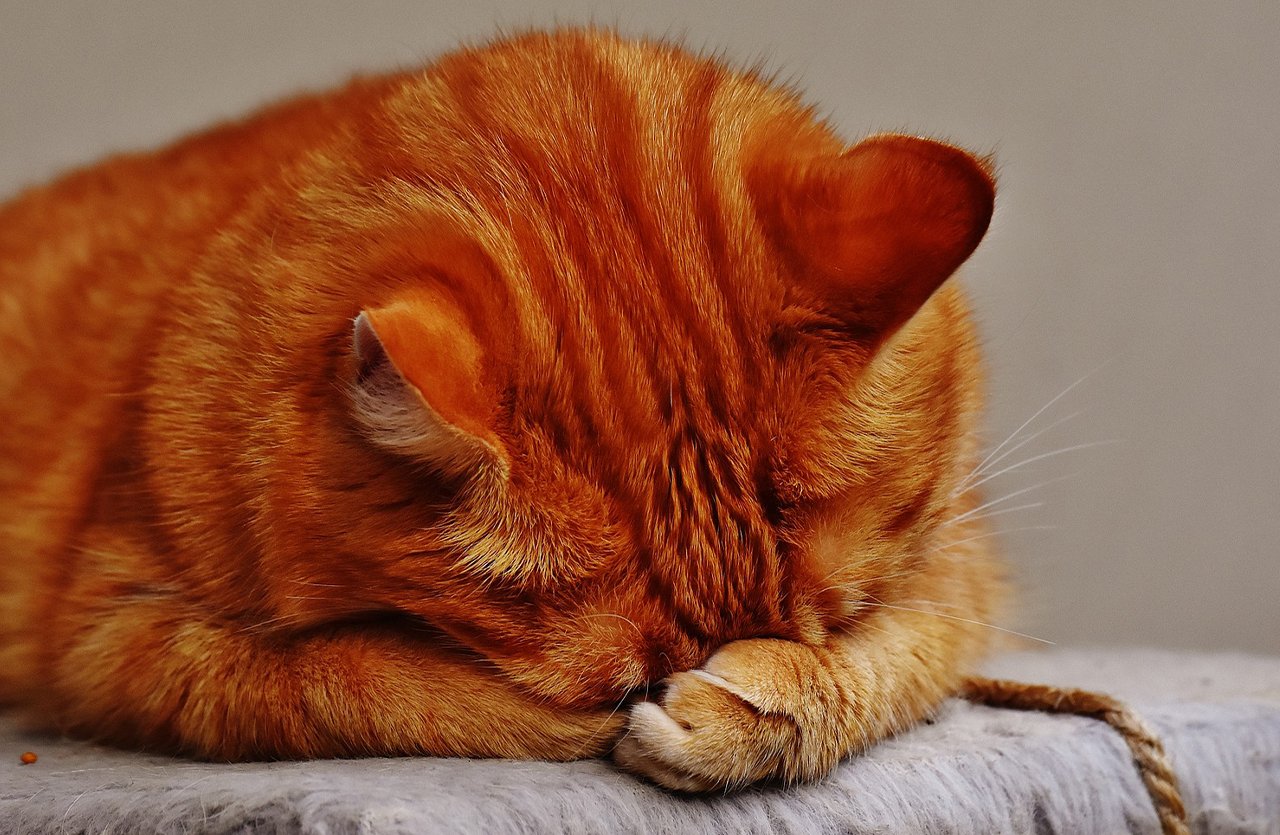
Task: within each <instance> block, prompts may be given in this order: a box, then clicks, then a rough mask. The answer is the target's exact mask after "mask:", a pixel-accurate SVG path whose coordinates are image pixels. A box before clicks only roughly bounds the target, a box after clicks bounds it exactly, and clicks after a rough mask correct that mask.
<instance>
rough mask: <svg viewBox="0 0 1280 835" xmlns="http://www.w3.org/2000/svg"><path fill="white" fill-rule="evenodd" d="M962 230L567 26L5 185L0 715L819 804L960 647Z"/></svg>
mask: <svg viewBox="0 0 1280 835" xmlns="http://www.w3.org/2000/svg"><path fill="white" fill-rule="evenodd" d="M991 195H992V191H991V183H990V179H989V176H988V174H987V172H986V170H985V168H984V167H983V166H982V165H981V164H979V163H977V162H976V161H974V160H972V159H971V158H969V157H968V156H967V155H965V154H963V153H962V152H959V151H956V150H954V149H951V148H948V147H945V146H941V145H937V144H936V143H928V142H925V141H923V140H912V139H905V138H894V137H885V138H879V139H875V140H870V141H868V142H866V143H863V144H862V145H859V146H857V147H855V148H853V149H852V150H850V149H846V148H844V147H843V146H842V145H841V143H839V142H838V141H837V140H836V139H835V138H834V137H833V136H832V135H831V134H830V133H829V131H828V130H827V129H826V128H824V127H822V126H820V125H817V124H815V123H813V122H812V121H811V119H810V116H809V114H808V113H807V112H806V111H805V110H804V109H803V108H802V107H801V106H799V105H798V104H796V103H795V101H794V99H793V98H792V96H791V95H790V94H788V93H785V92H780V91H777V90H774V89H771V88H770V87H768V86H767V85H766V84H764V83H763V82H761V81H759V80H758V79H756V78H753V77H750V76H743V75H739V74H736V73H733V72H730V71H729V70H726V69H724V68H723V67H722V66H720V65H718V64H716V63H714V62H711V61H707V60H703V59H697V58H693V57H691V56H689V55H687V54H685V53H682V52H680V51H678V50H675V49H673V48H670V47H665V46H658V45H652V44H639V43H632V42H627V41H622V40H618V39H616V38H614V37H613V36H610V35H607V34H601V33H594V32H563V33H558V34H554V35H531V36H527V37H524V38H518V39H515V40H512V41H507V42H503V43H500V44H497V45H495V46H493V47H490V48H487V49H485V50H478V51H472V52H464V53H459V54H457V55H454V56H451V57H449V58H446V59H444V60H443V61H441V62H440V63H438V64H436V65H435V66H433V67H432V68H430V69H429V70H428V71H427V72H425V73H412V74H404V75H398V76H392V77H386V78H381V79H374V80H368V81H360V82H356V83H355V84H353V85H350V86H349V87H347V88H345V89H344V90H342V91H339V92H337V93H332V94H329V95H325V96H319V97H312V98H305V99H300V100H297V101H295V102H291V103H287V104H285V105H283V106H280V107H277V108H275V109H272V110H269V111H265V112H263V113H261V114H258V115H257V116H255V117H253V118H252V119H250V120H248V121H246V122H243V123H240V124H236V125H231V126H227V127H223V128H220V129H218V130H215V131H213V132H210V133H207V134H204V135H201V136H198V137H195V138H193V139H190V140H187V141H185V142H183V143H180V144H179V145H176V146H174V147H173V148H170V149H168V150H165V151H161V152H158V153H156V154H150V155H138V156H130V157H122V158H117V159H114V160H109V161H107V162H105V163H103V164H101V165H99V166H97V167H95V168H90V169H87V170H85V171H82V172H79V173H75V174H72V175H70V176H69V177H67V178H65V179H63V180H61V181H59V182H57V183H54V184H53V185H51V186H48V187H45V188H41V189H35V190H32V191H29V192H27V193H26V194H24V195H21V196H20V197H19V198H17V199H16V200H15V201H13V202H11V203H10V204H8V205H7V206H4V207H3V208H0V355H3V357H4V360H3V363H0V421H2V422H3V426H4V432H3V435H0V699H3V700H4V701H8V702H14V703H18V704H20V705H24V706H26V707H27V708H29V709H34V712H35V713H36V714H38V715H39V716H40V717H41V718H42V719H43V720H45V721H46V722H49V723H51V724H55V725H57V726H59V727H62V728H65V729H67V730H69V731H71V732H74V733H77V734H81V735H87V736H93V737H97V738H100V739H105V740H109V741H114V742H117V743H122V744H125V745H132V746H145V747H149V748H160V749H165V750H175V751H182V752H188V753H193V754H196V755H201V756H209V757H217V758H224V757H226V758H245V757H277V756H282V757H300V756H302V757H305V756H333V755H346V754H373V753H392V754H395V753H417V752H428V753H439V754H461V755H472V756H482V755H505V756H537V757H549V758H572V757H576V756H588V755H592V754H596V753H600V752H602V751H606V750H609V749H610V747H612V746H613V745H614V743H615V741H616V740H617V738H618V736H619V733H620V732H621V731H622V729H623V728H624V727H625V728H628V733H627V734H626V736H625V738H624V739H623V741H622V742H621V743H620V744H619V745H618V747H617V751H616V756H617V758H618V759H619V761H620V762H622V763H624V764H625V765H628V766H630V767H632V768H635V769H636V770H639V771H641V772H643V773H646V774H648V775H650V776H652V777H654V778H655V779H657V780H659V781H660V782H663V783H664V784H666V785H670V786H673V787H677V788H691V789H699V788H710V787H714V786H718V785H724V784H735V783H741V782H746V781H749V780H754V779H759V778H764V777H769V776H778V777H784V778H797V777H815V776H818V775H820V774H822V773H824V772H825V770H827V769H829V768H830V767H831V766H832V765H833V764H834V763H835V762H836V761H837V760H838V759H839V758H840V757H842V756H844V755H846V754H847V753H849V752H851V751H854V750H857V749H859V748H861V747H864V746H865V745H867V744H870V743H872V742H874V741H875V740H876V739H878V738H880V737H882V736H883V735H885V734H886V733H889V732H891V731H892V730H893V729H895V728H898V727H902V726H904V725H907V724H910V723H911V722H914V721H916V720H918V719H919V718H920V717H921V716H922V715H924V714H926V713H927V712H928V711H930V710H932V709H933V708H934V707H935V706H936V705H937V704H938V702H939V701H940V700H941V699H942V698H943V697H944V696H946V695H947V694H948V693H950V692H952V691H954V689H955V687H956V686H957V684H958V682H959V681H960V680H961V678H962V676H963V675H964V674H965V673H966V672H967V671H969V669H970V668H971V666H972V664H973V663H974V662H975V661H976V660H977V659H978V658H980V656H981V654H982V653H983V651H984V649H985V646H986V643H987V636H986V634H985V630H984V629H983V628H982V627H981V626H980V625H978V623H979V622H984V621H987V620H989V619H990V617H991V610H992V607H993V606H994V605H995V602H996V599H997V597H998V596H999V592H1000V587H1001V584H1000V581H999V576H998V568H997V566H996V562H995V561H994V559H993V558H992V556H991V555H990V553H989V551H988V548H987V542H988V541H989V540H987V539H985V538H984V537H983V531H982V529H981V522H980V519H979V518H978V516H977V515H970V516H967V517H966V516H964V514H965V513H966V512H967V511H969V510H971V509H972V508H974V507H976V506H977V504H978V500H977V498H976V496H975V495H974V494H973V492H972V491H968V490H965V489H963V487H964V484H963V482H964V479H965V477H966V476H967V475H968V473H969V472H970V471H971V470H972V468H973V466H974V464H976V460H975V454H976V450H977V443H976V440H975V432H976V423H977V420H978V412H979V406H980V403H979V400H980V398H979V391H978V389H979V376H980V375H979V370H978V358H977V356H976V349H975V347H974V342H973V335H972V332H971V325H970V321H969V316H968V313H967V310H966V308H965V305H964V302H963V300H962V298H961V296H960V293H959V291H958V290H957V289H956V288H955V287H954V286H953V285H952V284H948V285H944V286H942V288H941V289H937V291H936V292H934V291H935V289H936V288H938V286H939V285H940V284H941V283H942V281H943V280H944V279H945V278H946V277H947V276H948V275H949V274H950V273H951V272H952V271H953V270H954V269H955V267H956V266H957V265H958V264H959V263H960V262H961V261H962V260H963V259H964V258H965V257H966V256H967V255H968V253H969V252H970V251H971V250H972V248H973V247H974V246H976V244H977V241H978V239H979V238H980V237H981V235H982V232H983V231H984V230H985V228H986V224H987V220H988V218H989V216H990V211H991ZM815 207H816V208H815ZM917 309H918V311H917ZM908 320H909V321H908ZM353 321H354V322H355V327H354V336H353V334H352V330H353V328H352V323H353ZM904 322H905V324H904ZM690 670H693V671H695V672H684V671H690ZM664 680H665V690H664V691H663V692H662V693H661V694H659V692H658V691H657V690H656V689H655V691H654V692H652V693H651V694H650V695H651V696H652V697H653V698H654V699H659V696H660V695H661V699H660V700H659V701H655V702H642V703H640V704H638V705H636V706H634V707H632V708H629V709H628V710H615V708H616V707H617V706H618V704H619V702H620V700H621V699H623V697H625V696H626V695H627V694H628V693H629V692H630V693H634V694H643V693H644V692H645V690H646V689H647V687H648V686H649V685H650V684H655V685H656V684H657V683H658V682H661V681H664Z"/></svg>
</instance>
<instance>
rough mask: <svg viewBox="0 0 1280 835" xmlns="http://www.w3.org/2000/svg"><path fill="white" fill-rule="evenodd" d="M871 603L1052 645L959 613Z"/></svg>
mask: <svg viewBox="0 0 1280 835" xmlns="http://www.w3.org/2000/svg"><path fill="white" fill-rule="evenodd" d="M873 605H875V606H882V607H884V608H886V609H896V610H898V611H900V612H915V613H916V614H920V615H933V616H934V617H939V618H947V619H948V620H955V621H960V622H961V623H968V624H972V625H974V626H982V627H986V628H987V629H994V630H996V631H997V632H1004V633H1007V634H1009V635H1016V636H1018V637H1019V638H1026V639H1027V640H1028V641H1039V642H1040V643H1042V644H1047V645H1049V646H1053V641H1049V640H1046V639H1044V638H1037V637H1036V636H1035V635H1028V634H1027V633H1025V632H1018V631H1016V630H1013V629H1006V628H1004V627H1003V626H996V625H995V624H994V623H984V622H983V621H980V620H974V619H973V618H962V617H960V616H959V615H948V614H947V613H945V612H934V611H931V610H929V609H913V608H911V607H910V606H894V605H893V604H891V603H880V602H878V601H873Z"/></svg>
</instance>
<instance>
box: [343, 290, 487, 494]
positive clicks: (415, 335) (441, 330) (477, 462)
mask: <svg viewBox="0 0 1280 835" xmlns="http://www.w3.org/2000/svg"><path fill="white" fill-rule="evenodd" d="M352 348H353V352H354V355H355V360H356V380H355V386H354V392H353V394H354V401H355V410H356V417H357V419H358V420H359V421H360V423H361V424H362V426H363V428H364V430H365V432H366V434H367V435H368V436H369V438H370V439H371V440H373V441H374V442H375V443H377V444H378V445H379V446H382V447H384V448H386V449H389V450H391V451H393V452H396V453H399V454H402V455H406V456H410V457H413V458H417V459H419V460H421V461H423V462H424V463H427V464H429V465H431V466H433V467H435V468H436V469H438V470H440V471H442V472H445V473H447V474H450V475H453V476H460V477H462V476H467V475H468V474H471V473H474V472H477V471H480V470H484V471H488V472H499V473H505V472H506V455H505V451H504V446H503V444H502V442H501V441H500V439H499V438H498V435H497V433H496V432H495V431H494V418H495V415H496V413H497V411H498V396H497V393H496V391H495V388H494V386H493V385H492V382H491V380H490V378H489V375H488V374H487V371H488V369H487V368H486V356H485V352H484V350H483V349H482V347H481V345H480V343H479V341H478V340H477V338H476V336H475V334H474V333H473V332H472V329H471V327H470V325H469V323H468V320H467V317H466V315H465V314H464V313H463V311H462V310H461V309H460V308H459V307H458V306H457V305H456V304H454V303H453V302H452V301H450V300H449V299H448V298H447V297H446V296H445V295H443V294H439V293H435V292H430V291H427V290H422V291H419V292H415V293H410V294H404V295H402V296H401V297H399V298H396V299H395V300H393V301H391V302H389V303H387V304H384V305H382V306H380V307H376V308H368V309H365V310H363V311H361V312H360V315H359V316H357V317H356V319H355V322H354V325H353V330H352Z"/></svg>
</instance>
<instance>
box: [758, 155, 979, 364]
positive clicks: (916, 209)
mask: <svg viewBox="0 0 1280 835" xmlns="http://www.w3.org/2000/svg"><path fill="white" fill-rule="evenodd" d="M756 174H757V176H756V179H755V182H754V183H753V187H754V190H755V193H756V196H757V205H758V206H759V207H760V211H761V217H762V221H763V222H764V223H765V225H766V227H767V228H768V229H769V230H770V232H771V233H772V234H773V236H774V239H775V241H776V243H777V244H778V246H779V248H780V249H781V250H782V251H783V252H784V253H785V254H786V255H787V256H788V257H789V259H790V261H791V263H792V264H793V265H794V266H795V267H796V280H797V282H799V283H800V284H801V285H803V286H804V288H805V289H807V290H808V291H810V292H811V293H813V294H815V295H817V297H818V298H819V300H820V303H821V304H822V306H823V307H824V308H825V309H826V310H827V311H828V312H830V313H831V314H833V315H835V316H836V317H837V318H838V319H840V320H842V321H844V322H845V323H846V324H847V326H848V327H849V329H850V332H851V333H853V334H855V335H857V336H859V337H861V338H864V339H868V340H871V341H878V340H880V339H883V338H884V337H886V336H887V335H888V334H890V333H892V332H893V331H894V330H895V329H897V328H898V327H900V326H901V325H902V324H903V323H904V322H906V321H907V320H908V319H909V318H911V316H912V315H914V314H915V312H916V311H917V310H918V309H919V308H920V306H921V305H923V304H924V303H925V301H927V300H928V298H929V296H930V295H932V294H933V292H934V291H935V290H936V289H937V288H938V287H939V286H940V285H941V284H942V282H943V281H945V280H946V279H947V278H948V277H949V276H950V275H951V274H952V273H953V272H954V271H955V270H956V268H957V267H959V266H960V264H961V263H963V262H964V260H965V259H966V258H968V257H969V255H970V254H971V253H972V252H973V250H974V249H975V248H976V247H977V246H978V243H979V241H981V240H982V236H983V235H984V234H985V233H986V230H987V226H988V225H989V224H990V222H991V214H992V210H993V208H994V204H995V183H994V180H993V177H992V167H991V161H990V160H989V159H979V158H977V157H974V156H972V155H970V154H968V153H966V152H965V151H963V150H961V149H959V148H956V147H953V146H951V145H947V144H944V143H941V142H935V141H932V140H928V139H920V138H916V137H910V136H896V135H883V136H874V137H871V138H869V139H866V140H864V141H863V142H860V143H859V144H857V145H855V146H854V147H852V148H849V149H847V150H845V151H844V152H843V153H839V154H831V153H825V152H817V153H814V154H812V155H811V156H808V157H805V158H801V159H785V160H778V159H776V158H774V159H771V160H766V161H765V164H763V165H761V166H759V167H758V169H757V172H756Z"/></svg>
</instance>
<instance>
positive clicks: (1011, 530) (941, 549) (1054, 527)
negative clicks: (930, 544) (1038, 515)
mask: <svg viewBox="0 0 1280 835" xmlns="http://www.w3.org/2000/svg"><path fill="white" fill-rule="evenodd" d="M1057 529H1058V526H1057V525H1024V526H1022V527H1019V528H1002V529H1000V530H997V531H987V532H986V533H980V534H978V535H977V536H969V537H965V538H964V539H958V540H956V541H955V542H948V543H946V544H945V545H938V546H936V547H934V548H930V549H929V550H928V551H926V552H925V553H927V554H940V553H942V552H944V551H946V550H947V549H949V548H955V547H956V546H958V545H965V544H967V543H970V542H977V541H978V540H981V539H990V538H991V537H993V536H1003V535H1005V534H1011V533H1021V532H1023V531H1056V530H1057Z"/></svg>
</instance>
